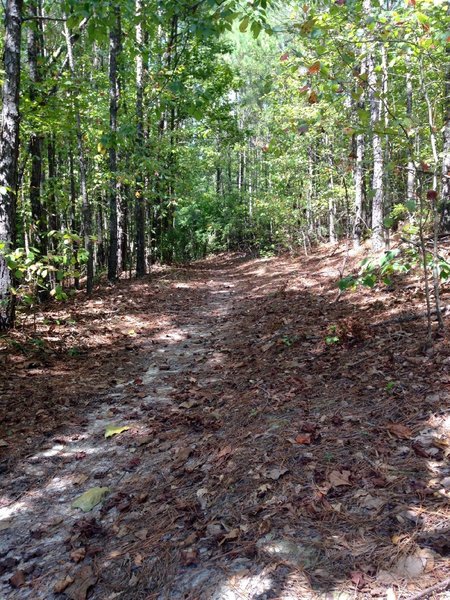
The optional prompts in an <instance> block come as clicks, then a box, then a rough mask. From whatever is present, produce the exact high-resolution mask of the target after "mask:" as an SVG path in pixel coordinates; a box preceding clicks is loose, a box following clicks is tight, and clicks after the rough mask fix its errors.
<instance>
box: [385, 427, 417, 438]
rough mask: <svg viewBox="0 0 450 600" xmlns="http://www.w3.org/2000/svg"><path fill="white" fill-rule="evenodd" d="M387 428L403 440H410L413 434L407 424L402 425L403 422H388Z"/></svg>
mask: <svg viewBox="0 0 450 600" xmlns="http://www.w3.org/2000/svg"><path fill="white" fill-rule="evenodd" d="M386 429H387V430H388V431H389V432H390V433H392V434H394V435H395V436H397V437H398V438H401V439H403V440H408V439H409V438H410V437H411V436H412V431H411V429H409V427H406V425H402V424H401V423H388V424H387V425H386Z"/></svg>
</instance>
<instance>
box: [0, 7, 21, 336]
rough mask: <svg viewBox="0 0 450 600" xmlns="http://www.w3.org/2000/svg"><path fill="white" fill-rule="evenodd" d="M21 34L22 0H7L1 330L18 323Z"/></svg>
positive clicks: (0, 144) (0, 157)
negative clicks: (15, 267) (14, 271)
mask: <svg viewBox="0 0 450 600" xmlns="http://www.w3.org/2000/svg"><path fill="white" fill-rule="evenodd" d="M21 35H22V0H7V2H6V7H5V46H4V55H3V69H4V75H3V86H2V112H1V121H0V123H1V127H0V330H5V329H9V328H10V327H12V326H13V325H14V297H13V295H12V294H11V284H12V277H11V272H10V270H9V269H8V266H7V263H6V259H5V253H7V252H9V251H10V250H11V249H12V247H13V244H14V242H15V216H16V197H17V176H18V154H19V120H20V117H19V91H20V42H21Z"/></svg>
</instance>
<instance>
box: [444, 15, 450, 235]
mask: <svg viewBox="0 0 450 600" xmlns="http://www.w3.org/2000/svg"><path fill="white" fill-rule="evenodd" d="M447 15H448V16H450V5H448V7H447ZM446 58H447V68H446V72H445V96H444V97H445V100H444V129H443V138H444V139H443V152H442V224H443V226H444V228H445V229H446V230H447V231H449V230H450V44H447V48H446Z"/></svg>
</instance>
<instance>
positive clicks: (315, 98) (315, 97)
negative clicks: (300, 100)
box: [308, 92, 318, 104]
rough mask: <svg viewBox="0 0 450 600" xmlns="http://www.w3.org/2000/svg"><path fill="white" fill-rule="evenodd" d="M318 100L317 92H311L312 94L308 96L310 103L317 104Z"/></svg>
mask: <svg viewBox="0 0 450 600" xmlns="http://www.w3.org/2000/svg"><path fill="white" fill-rule="evenodd" d="M317 100H318V96H317V94H316V92H311V93H310V95H309V96H308V102H309V104H316V102H317Z"/></svg>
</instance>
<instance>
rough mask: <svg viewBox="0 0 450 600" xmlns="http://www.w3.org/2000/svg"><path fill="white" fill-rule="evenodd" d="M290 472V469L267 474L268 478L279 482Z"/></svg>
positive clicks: (275, 470)
mask: <svg viewBox="0 0 450 600" xmlns="http://www.w3.org/2000/svg"><path fill="white" fill-rule="evenodd" d="M288 471H289V469H277V468H275V469H270V471H268V472H267V473H266V477H268V478H269V479H273V480H274V481H277V480H278V479H280V477H281V476H282V475H285V474H286V473H287V472H288Z"/></svg>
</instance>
